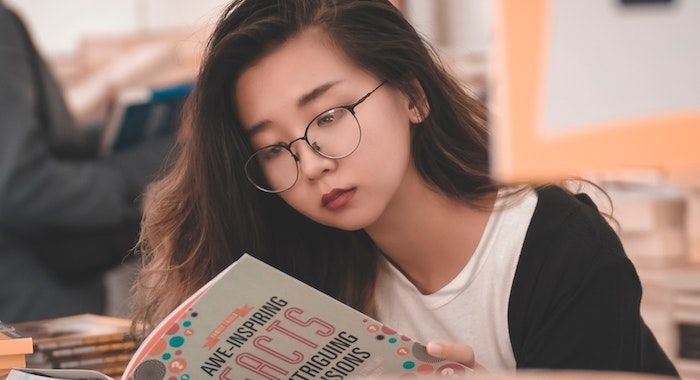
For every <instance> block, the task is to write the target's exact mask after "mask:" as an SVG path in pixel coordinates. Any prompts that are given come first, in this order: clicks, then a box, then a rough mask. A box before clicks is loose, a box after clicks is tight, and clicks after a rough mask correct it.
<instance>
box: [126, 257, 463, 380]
mask: <svg viewBox="0 0 700 380" xmlns="http://www.w3.org/2000/svg"><path fill="white" fill-rule="evenodd" d="M469 372H471V370H470V369H469V368H467V367H465V366H463V365H461V364H458V363H454V362H449V361H445V360H441V359H437V358H434V357H432V356H430V355H428V353H427V351H426V348H425V346H424V345H423V344H421V343H418V342H414V341H412V340H411V339H410V338H409V337H406V336H404V335H402V334H400V333H398V332H396V331H394V330H392V329H391V328H389V327H387V326H383V325H382V324H381V323H379V322H377V321H375V320H374V319H372V318H370V317H368V316H365V315H364V314H362V313H360V312H358V311H356V310H354V309H352V308H350V307H348V306H346V305H345V304H343V303H341V302H339V301H337V300H335V299H333V298H332V297H329V296H327V295H325V294H323V293H321V292H319V291H317V290H316V289H314V288H312V287H310V286H308V285H306V284H304V283H302V282H300V281H298V280H296V279H294V278H292V277H290V276H288V275H286V274H285V273H283V272H281V271H279V270H277V269H275V268H272V267H271V266H268V265H267V264H265V263H263V262H261V261H259V260H257V259H255V258H253V257H252V256H249V255H243V256H242V257H241V258H240V259H239V260H238V261H236V262H235V263H233V264H232V265H231V266H229V267H228V268H227V269H225V270H224V271H223V272H221V273H220V274H219V275H218V276H216V277H215V278H214V279H213V280H211V281H210V282H209V283H207V284H206V285H205V286H203V287H202V288H201V289H200V290H198V291H197V292H196V293H195V294H193V295H192V296H190V298H189V299H187V300H186V301H185V302H183V303H182V304H181V305H180V306H178V307H177V308H176V309H175V310H174V311H173V312H172V313H171V314H170V315H169V316H168V317H166V318H165V319H164V320H163V321H162V322H161V323H160V324H159V325H158V326H157V327H156V328H155V329H154V330H153V331H152V332H151V334H150V335H149V336H148V337H147V338H146V339H145V340H144V342H143V343H142V344H141V346H140V347H139V349H138V350H137V351H136V353H135V355H134V356H133V357H132V359H131V361H130V363H129V365H128V366H127V368H126V372H125V373H124V376H123V377H122V379H124V380H162V379H183V380H185V379H224V380H225V379H296V380H308V379H322V380H329V379H342V378H347V377H366V376H369V375H379V374H398V375H402V374H410V375H415V374H433V375H437V376H450V377H451V376H454V375H460V374H466V373H469Z"/></svg>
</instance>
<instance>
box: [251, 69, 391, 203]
mask: <svg viewBox="0 0 700 380" xmlns="http://www.w3.org/2000/svg"><path fill="white" fill-rule="evenodd" d="M386 82H387V81H386V80H383V81H382V82H381V83H380V84H379V85H378V86H377V87H375V88H374V89H373V90H372V91H370V92H368V93H367V94H365V95H364V96H363V97H361V98H360V99H358V100H357V101H356V102H355V103H352V104H349V105H343V106H337V107H333V108H329V109H327V110H325V111H323V112H321V113H319V114H318V115H316V116H314V117H313V118H312V119H311V121H310V122H309V124H307V125H306V129H305V130H304V135H303V136H301V137H299V138H296V139H294V140H292V141H290V142H288V143H278V144H271V145H267V146H264V147H262V148H260V149H257V150H256V151H255V152H253V153H252V154H251V155H250V157H248V159H247V160H246V162H245V164H244V167H243V169H244V171H245V174H246V177H247V178H248V182H250V183H251V184H252V185H253V186H255V187H256V188H257V189H258V190H260V191H262V192H265V193H270V194H278V193H281V192H284V191H287V190H289V189H291V188H292V187H294V185H296V183H297V182H298V181H299V161H300V158H299V156H298V155H297V154H295V153H294V152H293V151H292V144H294V143H295V142H297V141H300V140H303V141H304V142H306V145H308V146H309V147H310V148H311V149H312V150H313V151H314V152H315V153H316V154H318V155H320V156H322V157H325V158H330V159H333V160H339V159H341V158H345V157H348V156H350V155H351V154H353V153H355V151H356V150H357V148H358V147H359V146H360V142H361V141H362V127H361V126H360V121H359V120H357V115H356V114H355V108H356V107H357V106H359V105H360V104H361V103H362V102H364V101H365V100H366V99H367V98H369V96H370V95H372V94H373V93H374V92H375V91H377V90H378V89H379V88H380V87H382V86H383V85H384V84H385V83H386ZM336 109H344V110H347V111H349V112H350V114H351V115H352V117H353V118H354V119H355V124H357V129H358V131H359V136H358V137H357V144H355V147H354V148H352V150H351V151H350V152H349V153H347V154H344V155H341V156H329V155H326V154H323V153H322V152H320V151H319V150H318V149H317V148H316V147H314V146H313V144H311V143H310V142H309V138H308V134H309V128H311V125H312V124H313V123H314V121H315V120H316V119H318V118H319V117H320V116H322V115H324V114H326V113H328V112H330V111H333V110H336ZM272 147H280V148H284V149H285V150H286V151H288V152H289V154H291V155H292V157H293V158H294V164H295V166H296V168H297V170H296V177H295V178H294V182H292V184H291V185H289V187H287V188H286V189H283V190H269V189H266V188H264V187H261V186H259V185H258V184H257V183H255V181H254V180H253V179H252V178H251V175H250V173H249V172H248V167H249V164H250V162H251V160H253V159H255V156H256V155H257V154H258V153H260V152H261V151H263V150H265V149H269V148H272Z"/></svg>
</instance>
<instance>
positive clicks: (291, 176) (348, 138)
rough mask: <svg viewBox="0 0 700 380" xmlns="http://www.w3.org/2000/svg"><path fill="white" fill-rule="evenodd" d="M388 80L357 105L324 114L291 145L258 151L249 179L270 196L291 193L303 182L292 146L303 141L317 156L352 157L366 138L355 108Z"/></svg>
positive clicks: (247, 166) (248, 164) (247, 169)
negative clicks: (294, 187) (291, 189)
mask: <svg viewBox="0 0 700 380" xmlns="http://www.w3.org/2000/svg"><path fill="white" fill-rule="evenodd" d="M384 83H386V81H382V83H380V84H379V86H377V87H375V88H374V89H373V90H372V91H370V92H368V93H367V94H366V95H365V96H363V97H362V98H360V99H359V100H358V101H356V102H355V103H353V104H350V105H346V106H339V107H335V108H331V109H329V110H327V111H324V112H321V113H320V114H319V115H317V116H316V117H314V118H313V120H311V122H310V123H309V124H308V125H307V126H306V130H305V131H304V136H302V137H299V138H297V139H294V140H292V141H291V142H289V143H279V144H273V145H268V146H266V147H264V148H261V149H258V150H256V151H255V152H254V153H253V154H252V155H251V156H250V157H249V158H248V160H247V161H246V163H245V172H246V176H247V177H248V180H249V181H250V182H251V183H252V184H253V185H254V186H255V187H257V188H258V189H260V190H261V191H264V192H267V193H280V192H282V191H285V190H289V189H290V188H292V186H294V185H295V184H296V183H297V181H298V180H299V156H298V155H297V154H295V153H294V152H292V144H294V143H295V142H297V141H299V140H303V141H305V142H306V144H308V145H309V146H310V147H311V149H313V150H314V152H316V153H317V154H319V155H321V156H323V157H326V158H332V159H340V158H345V157H347V156H349V155H351V154H352V153H353V152H355V150H356V149H357V147H358V146H360V140H361V138H362V131H361V129H360V122H359V121H358V120H357V116H355V107H357V106H358V105H360V104H361V103H362V102H364V101H365V100H366V99H367V98H368V97H369V96H370V95H372V94H373V93H374V92H375V91H377V90H378V89H379V87H382V85H383V84H384Z"/></svg>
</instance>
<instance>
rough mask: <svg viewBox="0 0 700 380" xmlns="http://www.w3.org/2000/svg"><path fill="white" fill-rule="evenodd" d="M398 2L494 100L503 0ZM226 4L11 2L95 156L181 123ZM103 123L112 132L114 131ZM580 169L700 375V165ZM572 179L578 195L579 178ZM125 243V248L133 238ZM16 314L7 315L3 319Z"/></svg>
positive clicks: (668, 337)
mask: <svg viewBox="0 0 700 380" xmlns="http://www.w3.org/2000/svg"><path fill="white" fill-rule="evenodd" d="M395 3H396V4H397V5H398V6H399V7H400V8H401V9H402V11H403V12H404V13H405V15H406V17H407V18H408V19H409V20H410V21H411V22H412V23H413V25H414V26H415V27H416V29H417V30H418V31H419V32H420V33H421V34H423V35H424V36H425V37H426V38H427V39H428V40H429V41H430V42H431V43H432V44H433V45H434V46H435V47H436V48H437V50H438V52H439V54H440V55H441V56H442V58H443V60H444V61H445V63H446V65H447V66H448V67H449V68H450V70H452V71H453V72H454V74H455V75H456V76H457V77H458V78H459V79H460V80H461V81H462V82H463V83H464V85H465V87H466V88H468V90H469V91H471V92H472V93H473V94H474V95H475V96H477V97H479V98H481V99H484V100H486V99H488V95H489V94H488V92H489V90H488V89H489V86H488V84H489V73H490V72H491V71H490V68H489V62H490V61H489V59H490V56H491V53H492V51H491V49H492V47H493V37H494V33H493V28H494V11H495V10H494V7H495V5H494V2H493V1H490V0H430V1H427V0H404V1H396V2H395ZM226 4H227V1H221V0H199V1H191V0H100V1H94V0H51V1H46V0H6V1H5V5H6V6H7V7H8V8H11V9H13V10H15V11H16V12H17V14H19V16H20V17H21V18H22V19H23V20H24V23H25V25H26V27H27V29H28V31H29V33H30V34H31V36H32V38H33V40H34V43H35V45H36V49H37V50H38V52H39V54H40V55H41V56H42V57H43V59H45V61H46V62H47V64H48V66H49V68H50V71H51V72H52V73H53V75H54V76H55V78H56V79H57V81H58V83H59V84H60V87H61V89H62V90H61V91H62V94H63V96H64V99H65V102H66V104H67V108H68V109H69V111H70V113H71V114H72V115H73V118H74V120H75V127H76V128H78V129H79V130H83V131H85V133H88V134H90V133H91V134H93V135H97V137H95V138H94V139H93V141H94V143H95V144H97V145H99V146H98V148H96V149H97V150H98V151H97V152H96V153H95V155H96V156H97V157H105V156H110V155H113V154H115V153H119V152H128V151H129V150H130V149H133V147H134V146H137V145H139V144H141V143H143V142H144V141H147V140H149V139H153V138H155V137H154V136H159V135H167V134H168V133H172V131H173V128H174V127H173V124H176V122H175V121H174V120H175V119H172V118H170V119H169V118H168V117H166V116H167V115H168V113H169V112H170V113H173V112H174V113H175V114H176V113H177V110H178V109H179V108H178V107H179V105H180V103H178V102H181V100H182V99H183V98H184V97H185V96H186V94H187V93H188V89H189V88H190V87H188V86H190V85H191V83H192V82H193V80H194V78H195V75H196V72H197V69H198V65H199V62H200V56H201V54H202V49H203V47H204V45H205V43H206V40H207V37H208V33H209V32H210V28H211V27H212V26H213V23H214V22H215V21H216V19H217V17H218V15H219V14H220V13H221V11H222V9H223V8H224V7H225V6H226ZM159 89H161V90H162V89H167V90H168V91H169V92H168V91H166V92H165V93H166V95H167V96H166V100H165V101H163V102H161V103H162V104H170V105H171V106H172V107H171V108H163V107H164V106H163V107H161V108H159V111H158V112H156V114H157V115H159V116H158V118H157V117H154V116H152V115H151V116H143V115H142V116H138V115H137V116H133V115H131V117H134V118H135V120H137V121H138V120H140V121H141V123H146V124H148V125H150V127H149V128H147V129H148V130H149V131H150V132H149V133H145V134H144V133H142V132H139V133H141V134H140V135H139V133H137V135H138V136H121V135H120V132H119V131H118V130H121V128H125V127H123V125H124V123H127V124H128V123H129V122H130V121H129V117H130V116H129V114H128V113H127V112H125V111H124V110H125V109H128V107H129V106H130V105H138V104H141V105H144V104H146V105H148V104H149V103H153V99H154V98H155V97H156V95H154V94H156V93H157V94H161V93H160V92H157V91H158V90H159ZM144 91H146V92H148V91H150V95H143V93H144ZM144 96H145V97H144ZM149 96H150V98H149ZM158 96H160V95H158ZM168 102H170V103H168ZM162 104H161V105H162ZM120 112H121V114H120ZM139 117H141V119H139ZM125 120H126V121H125ZM154 120H155V121H154ZM161 124H163V125H161ZM120 126H121V127H120ZM105 128H106V129H109V128H112V129H114V130H113V131H112V132H111V135H110V133H106V132H104V130H105ZM699 128H700V126H699ZM120 139H122V140H120ZM120 144H121V145H120ZM698 154H700V153H698ZM162 158H163V159H165V155H163V157H162ZM581 175H582V176H584V177H586V178H587V179H590V180H593V181H594V182H595V183H597V184H599V185H600V186H602V187H603V188H604V189H605V190H606V191H607V193H608V194H609V195H610V197H611V200H612V207H611V204H610V202H608V199H606V197H605V196H603V195H602V194H601V193H599V192H597V191H596V190H595V189H592V188H590V187H584V188H582V189H581V190H582V191H588V192H590V193H591V195H592V196H593V198H594V199H595V200H596V201H597V203H598V205H599V207H600V208H602V209H603V210H605V211H608V212H610V213H611V214H612V216H613V218H614V220H615V222H612V225H613V227H614V228H615V229H616V230H617V231H618V233H619V235H620V237H621V239H622V241H623V244H624V246H625V249H626V251H627V254H628V255H629V256H630V258H631V259H632V261H633V262H634V263H635V266H636V267H637V270H638V272H639V275H640V277H641V279H642V282H643V287H644V296H643V305H642V313H643V316H644V318H645V320H646V322H647V323H648V324H649V325H650V327H651V329H652V330H653V331H654V333H655V335H656V337H657V338H658V340H659V342H660V343H661V345H662V346H663V348H664V349H665V351H666V353H667V354H668V355H669V356H670V357H671V358H672V360H674V362H675V363H676V365H677V367H678V369H679V371H680V372H681V373H682V374H683V375H684V377H685V378H688V379H700V168H696V167H684V168H682V169H677V170H667V169H661V168H634V169H632V168H630V169H620V168H614V169H611V170H598V171H594V172H584V173H581ZM570 186H572V188H573V189H574V190H576V189H579V187H580V186H582V185H581V184H579V183H571V185H570ZM129 239H132V240H129ZM126 240H127V244H126V246H128V242H132V241H133V236H131V237H130V238H127V239H126ZM99 244H111V243H109V242H108V241H102V242H100V243H99ZM99 244H98V245H97V246H98V247H100V246H102V247H104V248H105V249H107V248H108V247H107V246H106V245H99ZM2 254H3V252H0V257H2ZM124 254H126V252H124ZM0 261H2V259H0ZM134 267H135V263H134V262H133V261H129V260H127V261H125V262H124V263H123V264H122V263H121V262H117V263H116V264H114V265H110V266H109V267H108V268H105V269H104V275H103V276H101V281H102V283H103V285H104V287H105V292H106V293H105V294H106V298H105V299H106V300H105V303H104V310H103V312H102V313H103V314H106V315H110V316H115V317H126V316H128V302H127V294H128V289H129V287H130V284H131V281H132V278H133V271H134ZM2 309H3V305H0V310H2ZM56 316H58V315H56ZM33 317H34V316H33V315H32V316H31V317H27V318H30V319H36V318H33ZM46 317H53V316H50V315H48V314H47V315H46ZM7 318H8V317H6V316H3V315H2V311H0V319H7ZM17 318H18V319H17V320H16V321H17V322H19V321H21V320H22V318H21V317H17ZM11 322H13V321H11Z"/></svg>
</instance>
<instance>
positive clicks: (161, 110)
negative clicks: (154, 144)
mask: <svg viewBox="0 0 700 380" xmlns="http://www.w3.org/2000/svg"><path fill="white" fill-rule="evenodd" d="M193 88H194V85H193V84H192V83H184V84H178V85H175V86H171V87H163V88H157V89H150V88H135V89H130V90H125V91H123V92H122V93H121V94H119V96H118V98H117V101H116V105H115V111H114V112H113V114H112V116H111V118H110V120H109V121H108V122H107V125H106V126H105V129H104V131H103V134H102V141H101V143H100V155H102V156H106V155H109V154H110V153H114V152H118V151H120V150H123V149H126V148H128V147H131V146H133V145H136V144H138V143H140V142H143V141H145V140H148V139H150V138H152V137H156V136H165V135H168V134H172V133H173V132H174V131H175V129H176V128H177V125H178V123H179V122H180V111H181V109H182V106H183V104H184V103H185V100H186V99H187V96H189V94H190V93H191V92H192V89H193Z"/></svg>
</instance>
